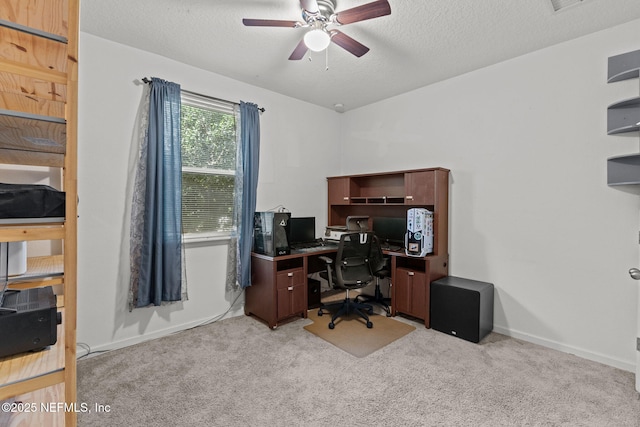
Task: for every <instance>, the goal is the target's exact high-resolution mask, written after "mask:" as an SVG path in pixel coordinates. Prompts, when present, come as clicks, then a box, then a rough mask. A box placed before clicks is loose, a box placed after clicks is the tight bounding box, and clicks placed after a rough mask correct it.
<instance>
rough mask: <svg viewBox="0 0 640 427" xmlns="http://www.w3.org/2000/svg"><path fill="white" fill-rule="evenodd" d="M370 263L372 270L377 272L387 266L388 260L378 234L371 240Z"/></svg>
mask: <svg viewBox="0 0 640 427" xmlns="http://www.w3.org/2000/svg"><path fill="white" fill-rule="evenodd" d="M369 265H370V266H371V272H372V273H374V274H375V273H376V272H378V271H380V270H382V269H384V268H385V267H386V266H387V260H386V259H385V258H384V254H383V253H382V247H381V246H380V239H378V236H375V235H374V236H373V241H372V242H371V254H370V255H369Z"/></svg>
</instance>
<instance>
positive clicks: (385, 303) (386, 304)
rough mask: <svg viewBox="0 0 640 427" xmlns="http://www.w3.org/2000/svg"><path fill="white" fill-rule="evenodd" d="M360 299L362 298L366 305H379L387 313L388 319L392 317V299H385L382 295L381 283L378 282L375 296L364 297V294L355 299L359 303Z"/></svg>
mask: <svg viewBox="0 0 640 427" xmlns="http://www.w3.org/2000/svg"><path fill="white" fill-rule="evenodd" d="M358 298H362V302H364V303H369V304H378V305H379V306H380V307H382V308H383V309H384V311H385V312H386V313H387V317H391V306H390V304H391V298H385V297H384V296H383V295H382V292H381V291H380V282H379V281H376V289H375V294H374V295H363V294H360V295H358V296H357V297H355V298H354V299H355V301H356V302H358V303H359V302H360V301H359V300H358Z"/></svg>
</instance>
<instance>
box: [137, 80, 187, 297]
mask: <svg viewBox="0 0 640 427" xmlns="http://www.w3.org/2000/svg"><path fill="white" fill-rule="evenodd" d="M133 204H134V207H133V209H132V227H131V240H132V244H131V257H132V263H131V292H130V297H131V301H130V304H131V306H132V307H146V306H148V305H156V306H158V305H161V304H162V303H163V302H171V301H180V300H181V293H182V292H181V290H182V158H181V153H180V85H178V84H176V83H171V82H166V81H164V80H161V79H158V78H155V77H154V78H152V79H151V83H150V89H149V116H148V127H147V130H146V133H145V137H144V140H143V143H142V147H141V153H140V159H139V165H138V172H137V176H136V190H135V192H134V201H133Z"/></svg>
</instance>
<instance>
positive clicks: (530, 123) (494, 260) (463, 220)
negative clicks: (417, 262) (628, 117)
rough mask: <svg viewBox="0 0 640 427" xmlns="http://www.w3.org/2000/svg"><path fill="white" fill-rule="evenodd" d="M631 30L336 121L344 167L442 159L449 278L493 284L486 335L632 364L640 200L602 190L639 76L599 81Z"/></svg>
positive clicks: (632, 44)
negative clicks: (609, 119)
mask: <svg viewBox="0 0 640 427" xmlns="http://www.w3.org/2000/svg"><path fill="white" fill-rule="evenodd" d="M638 40H640V21H637V20H636V21H634V22H631V23H628V24H626V25H622V26H619V27H616V28H613V29H610V30H607V31H603V32H600V33H597V34H593V35H590V36H588V37H584V38H581V39H577V40H574V41H570V42H568V43H563V44H561V45H557V46H554V47H551V48H548V49H544V50H541V51H538V52H535V53H532V54H529V55H525V56H522V57H519V58H516V59H513V60H510V61H507V62H503V63H500V64H497V65H494V66H491V67H488V68H485V69H482V70H479V71H476V72H472V73H469V74H466V75H463V76H460V77H457V78H453V79H450V80H447V81H443V82H441V83H438V84H434V85H431V86H428V87H425V88H422V89H419V90H416V91H413V92H410V93H407V94H404V95H401V96H398V97H394V98H392V99H388V100H385V101H382V102H379V103H376V104H374V105H370V106H367V107H363V108H360V109H358V110H355V111H351V112H348V113H346V114H345V115H344V117H342V118H341V122H342V124H341V126H342V147H343V149H342V159H349V161H348V162H347V161H344V162H343V163H342V172H343V173H345V174H351V173H359V172H369V171H383V170H398V169H408V168H423V167H434V166H442V167H446V168H449V169H451V177H452V179H451V187H450V191H451V193H450V204H451V206H450V230H451V233H450V274H451V275H455V276H461V277H467V278H471V279H476V280H483V281H488V282H491V283H493V284H494V285H495V290H496V293H495V318H494V325H495V329H494V330H495V331H497V332H501V333H505V334H507V335H512V336H515V337H519V338H523V339H525V340H529V341H533V342H538V343H541V344H544V345H547V346H549V347H553V348H557V349H561V350H564V351H568V352H570V353H575V354H578V355H581V356H583V357H587V358H591V359H594V360H598V361H601V362H604V363H607V364H610V365H613V366H617V367H620V368H623V369H627V370H634V367H635V363H636V362H635V357H636V355H635V337H636V333H637V330H636V326H637V323H636V322H637V317H636V316H637V310H638V307H637V305H638V303H637V302H638V297H637V295H638V289H637V288H638V286H637V283H636V282H634V281H632V280H631V279H630V278H629V275H628V274H627V270H628V269H629V268H630V267H634V266H637V265H638V264H639V262H640V261H639V256H638V255H639V252H638V207H639V201H640V200H639V198H638V196H636V195H632V194H628V193H626V192H623V191H620V190H617V189H613V188H609V187H607V184H606V159H607V158H608V157H612V156H615V155H620V154H630V153H637V152H638V134H637V133H636V134H635V135H632V136H631V137H629V136H626V137H625V136H607V135H606V116H607V106H608V105H609V104H611V103H613V102H615V101H618V100H622V99H627V98H631V97H634V96H637V95H638V86H639V83H638V79H634V80H630V81H624V82H619V83H615V84H607V83H606V79H607V58H608V57H609V56H613V55H617V54H620V53H625V52H628V51H633V50H637V49H638V48H639V45H638ZM489 48H490V47H488V49H489ZM433 66H434V67H435V66H437V64H435V63H434V64H433ZM365 151H370V155H369V156H362V155H361V153H362V152H365Z"/></svg>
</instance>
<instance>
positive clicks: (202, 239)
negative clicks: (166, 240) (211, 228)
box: [182, 233, 231, 245]
mask: <svg viewBox="0 0 640 427" xmlns="http://www.w3.org/2000/svg"><path fill="white" fill-rule="evenodd" d="M230 239H231V234H230V233H224V234H222V233H192V234H183V236H182V240H183V242H184V243H185V244H186V245H188V244H190V243H209V242H210V243H227V242H228V241H229V240H230Z"/></svg>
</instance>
